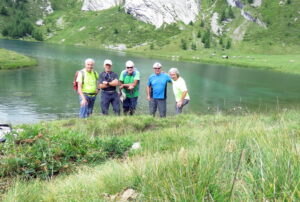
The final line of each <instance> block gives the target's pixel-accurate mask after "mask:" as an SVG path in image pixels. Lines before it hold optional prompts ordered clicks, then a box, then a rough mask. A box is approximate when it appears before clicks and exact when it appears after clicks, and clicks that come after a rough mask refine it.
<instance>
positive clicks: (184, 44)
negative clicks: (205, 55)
mask: <svg viewBox="0 0 300 202" xmlns="http://www.w3.org/2000/svg"><path fill="white" fill-rule="evenodd" d="M180 46H181V48H182V49H183V50H186V49H187V43H186V40H184V39H181V45H180Z"/></svg>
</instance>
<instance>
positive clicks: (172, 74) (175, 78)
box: [169, 72, 178, 81]
mask: <svg viewBox="0 0 300 202" xmlns="http://www.w3.org/2000/svg"><path fill="white" fill-rule="evenodd" d="M169 75H170V77H171V78H172V79H173V80H174V81H176V80H177V79H178V76H177V74H176V73H175V72H170V73H169Z"/></svg>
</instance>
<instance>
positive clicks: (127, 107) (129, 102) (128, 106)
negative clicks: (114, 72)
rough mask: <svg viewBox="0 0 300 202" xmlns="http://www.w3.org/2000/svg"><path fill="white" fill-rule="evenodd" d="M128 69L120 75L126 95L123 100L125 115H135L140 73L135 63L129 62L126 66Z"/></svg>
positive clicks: (121, 84)
mask: <svg viewBox="0 0 300 202" xmlns="http://www.w3.org/2000/svg"><path fill="white" fill-rule="evenodd" d="M125 66H126V69H125V70H123V71H122V72H121V74H120V78H119V81H120V89H121V90H123V92H124V93H125V95H126V98H125V100H123V112H124V115H128V113H129V115H133V114H134V112H135V110H136V106H137V101H138V96H139V83H140V72H139V71H138V70H137V69H136V68H135V67H134V63H133V62H132V61H131V60H128V61H127V62H126V64H125Z"/></svg>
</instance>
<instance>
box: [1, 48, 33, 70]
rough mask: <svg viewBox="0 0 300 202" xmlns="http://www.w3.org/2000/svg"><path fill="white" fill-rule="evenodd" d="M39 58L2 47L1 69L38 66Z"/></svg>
mask: <svg viewBox="0 0 300 202" xmlns="http://www.w3.org/2000/svg"><path fill="white" fill-rule="evenodd" d="M37 64H38V62H37V60H36V59H35V58H32V57H28V56H25V55H23V54H20V53H17V52H15V51H11V50H8V49H4V48H0V70H12V69H20V68H26V67H31V66H36V65H37Z"/></svg>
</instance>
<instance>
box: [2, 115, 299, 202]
mask: <svg viewBox="0 0 300 202" xmlns="http://www.w3.org/2000/svg"><path fill="white" fill-rule="evenodd" d="M118 120H123V121H125V122H126V121H129V120H130V121H131V122H132V123H136V122H137V120H139V122H142V121H141V120H152V123H153V125H157V124H160V123H163V124H164V127H158V128H156V129H152V128H151V129H149V130H138V131H136V130H134V131H131V132H128V133H127V132H126V133H124V134H123V137H127V138H130V139H132V140H133V141H140V142H141V145H142V148H141V149H140V150H137V151H130V152H129V153H128V156H127V157H126V159H122V160H110V161H108V162H106V163H105V164H103V165H99V166H96V167H88V166H83V167H80V168H79V169H78V172H77V173H74V174H71V175H69V176H58V177H57V178H56V179H53V180H51V181H48V182H47V181H40V180H33V181H29V182H23V181H22V180H21V181H20V180H16V182H15V184H14V186H13V187H12V188H11V189H10V190H9V191H8V192H7V193H6V194H5V196H4V198H3V199H4V201H99V200H103V201H105V200H107V198H105V196H106V195H107V194H110V195H114V194H117V193H120V192H122V191H123V190H125V189H127V188H132V189H134V190H136V191H137V192H138V193H139V196H138V199H137V200H141V201H200V200H209V201H230V200H231V201H262V200H269V201H275V200H280V201H282V200H288V201H290V200H299V197H300V189H299V182H300V164H299V154H300V153H299V152H300V147H299V134H300V133H299V131H300V126H299V121H298V120H299V115H298V114H297V112H285V113H281V114H269V115H263V114H251V115H245V116H225V115H217V116H216V115H207V116H194V115H185V116H178V117H176V118H167V119H159V120H155V119H153V118H150V117H133V118H132V117H129V118H114V121H118ZM92 121H94V120H92ZM173 124H174V126H173ZM105 193H106V194H105Z"/></svg>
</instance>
